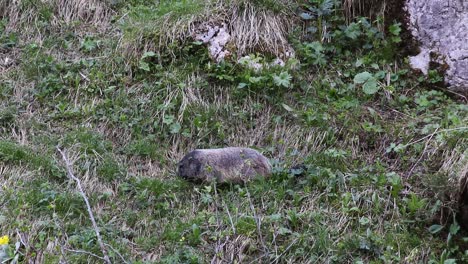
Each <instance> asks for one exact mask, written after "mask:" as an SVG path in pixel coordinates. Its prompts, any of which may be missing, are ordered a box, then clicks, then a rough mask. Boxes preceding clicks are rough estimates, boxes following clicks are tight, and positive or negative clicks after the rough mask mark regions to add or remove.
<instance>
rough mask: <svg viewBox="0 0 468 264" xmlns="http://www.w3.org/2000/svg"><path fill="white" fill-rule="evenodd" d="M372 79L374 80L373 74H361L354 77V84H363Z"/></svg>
mask: <svg viewBox="0 0 468 264" xmlns="http://www.w3.org/2000/svg"><path fill="white" fill-rule="evenodd" d="M370 78H373V76H372V74H371V73H369V72H361V73H359V74H357V75H356V76H354V83H358V84H362V83H365V82H367V80H369V79H370Z"/></svg>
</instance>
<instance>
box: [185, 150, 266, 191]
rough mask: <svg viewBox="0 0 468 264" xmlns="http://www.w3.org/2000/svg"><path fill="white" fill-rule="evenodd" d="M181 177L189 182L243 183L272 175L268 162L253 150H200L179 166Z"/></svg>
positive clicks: (191, 154)
mask: <svg viewBox="0 0 468 264" xmlns="http://www.w3.org/2000/svg"><path fill="white" fill-rule="evenodd" d="M178 175H179V176H180V177H183V178H184V179H188V180H195V181H203V182H211V181H216V182H218V183H226V182H233V183H242V182H246V181H249V180H252V179H253V178H255V177H257V176H261V177H268V176H270V175H271V165H270V162H269V161H268V159H267V158H266V157H265V156H263V155H262V154H260V153H259V152H258V151H256V150H254V149H250V148H238V147H230V148H220V149H196V150H194V151H192V152H190V153H188V154H187V155H185V157H184V158H183V159H182V160H181V161H180V162H179V168H178Z"/></svg>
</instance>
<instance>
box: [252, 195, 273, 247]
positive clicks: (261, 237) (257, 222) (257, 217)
mask: <svg viewBox="0 0 468 264" xmlns="http://www.w3.org/2000/svg"><path fill="white" fill-rule="evenodd" d="M246 191H247V198H249V203H250V209H251V210H252V213H253V215H254V219H255V223H256V225H257V232H258V237H259V238H260V242H261V243H262V246H263V249H264V250H265V253H269V252H270V251H269V250H268V248H267V246H266V245H265V241H264V240H263V236H262V228H261V225H262V223H261V220H260V217H259V216H258V215H257V213H256V210H255V207H254V204H253V202H252V198H251V197H250V192H249V190H248V189H247V188H246Z"/></svg>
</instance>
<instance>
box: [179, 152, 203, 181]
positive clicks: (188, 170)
mask: <svg viewBox="0 0 468 264" xmlns="http://www.w3.org/2000/svg"><path fill="white" fill-rule="evenodd" d="M196 156H197V151H196V150H194V151H192V152H190V153H189V154H187V155H186V156H185V157H184V158H183V159H182V160H181V161H180V162H179V169H178V175H179V176H180V177H182V178H184V179H186V180H195V179H197V178H198V177H199V175H200V173H201V169H202V164H201V162H200V160H199V159H197V157H196Z"/></svg>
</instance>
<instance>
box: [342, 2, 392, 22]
mask: <svg viewBox="0 0 468 264" xmlns="http://www.w3.org/2000/svg"><path fill="white" fill-rule="evenodd" d="M343 9H344V13H345V17H346V19H347V20H348V21H351V20H352V19H353V18H355V17H358V16H366V17H369V18H370V19H371V20H373V19H375V18H377V17H378V16H384V14H385V12H386V9H387V0H383V1H382V0H343Z"/></svg>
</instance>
